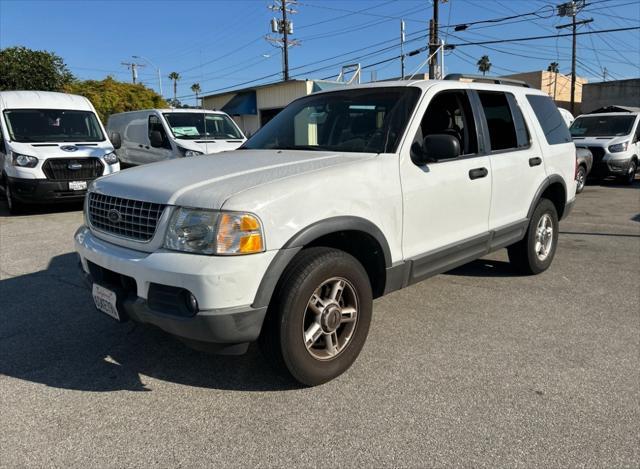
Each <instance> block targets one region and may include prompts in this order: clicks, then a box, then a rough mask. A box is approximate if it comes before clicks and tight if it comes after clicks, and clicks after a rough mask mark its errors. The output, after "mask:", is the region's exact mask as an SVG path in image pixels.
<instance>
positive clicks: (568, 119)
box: [558, 107, 576, 127]
mask: <svg viewBox="0 0 640 469" xmlns="http://www.w3.org/2000/svg"><path fill="white" fill-rule="evenodd" d="M558 111H560V115H562V118H563V119H564V123H565V124H567V127H571V124H573V121H574V120H576V118H575V117H573V114H571V112H570V111H567V110H566V109H563V108H561V107H559V108H558Z"/></svg>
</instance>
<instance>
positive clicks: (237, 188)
mask: <svg viewBox="0 0 640 469" xmlns="http://www.w3.org/2000/svg"><path fill="white" fill-rule="evenodd" d="M575 161H576V149H575V146H574V145H573V143H572V141H571V136H570V134H569V131H568V129H567V127H566V125H565V124H564V122H563V120H562V117H561V115H560V113H559V112H558V109H557V108H556V106H555V105H554V104H553V102H552V101H551V100H550V99H549V97H548V96H547V95H545V94H544V93H542V92H540V91H537V90H534V89H530V88H527V87H523V86H508V85H505V84H504V83H503V81H501V80H496V84H488V83H481V82H463V81H460V80H457V79H453V78H452V79H449V80H446V79H445V80H442V81H416V82H385V83H378V84H372V85H365V86H357V87H349V88H343V89H339V90H335V91H329V92H324V93H319V94H313V95H310V96H306V97H303V98H300V99H298V100H297V101H294V102H293V103H291V104H290V105H289V106H288V107H287V108H285V109H284V110H283V111H282V112H280V113H279V114H278V115H277V116H276V117H275V118H274V119H273V120H271V121H270V122H269V123H268V124H267V125H265V126H264V127H263V128H262V129H261V130H260V131H258V132H257V133H256V134H255V135H254V136H253V137H251V138H250V139H249V140H248V141H247V142H246V143H245V144H244V145H243V146H242V147H241V149H239V150H236V151H234V152H229V153H227V154H225V153H221V154H220V156H218V157H216V158H209V157H199V156H198V157H193V158H188V159H181V160H175V161H167V162H161V163H158V164H154V165H151V166H148V167H140V168H134V169H129V170H127V171H123V172H122V173H120V174H116V175H113V176H107V177H103V178H100V179H99V180H97V181H96V182H95V183H94V184H92V186H91V188H90V191H89V194H88V196H87V199H86V208H85V217H86V221H85V226H82V227H81V228H80V229H78V231H77V233H76V235H75V244H76V248H77V251H78V253H79V254H80V259H81V266H82V270H83V273H84V275H85V278H86V279H87V280H88V281H89V282H90V284H91V285H92V291H93V297H94V301H95V303H96V306H97V307H98V309H99V310H101V311H103V312H105V313H107V314H109V315H111V316H112V317H114V318H115V319H117V320H119V321H124V320H126V319H127V318H130V319H132V320H134V321H137V322H141V323H149V324H153V325H155V326H158V327H159V328H161V329H163V330H165V331H166V332H168V333H170V334H173V335H175V336H177V337H179V338H180V339H182V340H183V341H185V342H187V343H188V344H190V345H191V346H193V347H196V348H199V349H208V350H211V349H214V348H216V349H219V351H221V352H226V353H241V352H242V351H244V350H246V347H247V345H248V343H249V342H252V341H255V340H257V339H260V343H261V345H262V346H263V347H264V350H265V351H266V353H267V354H268V355H269V356H270V357H271V358H272V359H273V362H274V363H276V364H278V365H279V366H280V367H281V369H283V370H287V371H288V373H290V375H292V376H293V377H294V378H295V379H296V380H298V381H299V382H300V383H303V384H305V385H316V384H320V383H323V382H326V381H328V380H330V379H332V378H334V377H336V376H338V375H339V374H341V373H342V372H344V371H345V370H346V369H347V368H349V366H350V365H351V364H352V363H353V362H354V360H355V359H356V357H357V356H358V354H359V353H360V350H361V349H362V347H363V345H364V342H365V339H366V337H367V332H368V329H369V323H370V320H371V314H372V300H373V299H374V298H378V297H380V296H382V295H385V294H387V293H389V292H392V291H394V290H398V289H400V288H403V287H406V286H408V285H411V284H413V283H415V282H418V281H420V280H423V279H425V278H427V277H429V276H432V275H435V274H437V273H439V272H444V271H446V270H449V269H452V268H454V267H456V266H459V265H461V264H464V263H466V262H469V261H471V260H473V259H476V258H478V257H481V256H484V255H485V254H487V253H488V252H490V251H494V250H496V249H499V248H503V247H508V249H509V258H510V260H511V262H512V263H513V264H514V266H515V267H516V268H517V269H518V270H520V271H521V272H526V273H531V274H537V273H539V272H542V271H544V270H546V269H547V268H548V267H549V265H550V264H551V261H552V259H553V257H554V253H555V250H556V247H557V240H558V220H559V219H562V218H563V217H565V216H566V215H567V213H568V212H569V210H570V208H571V206H572V204H573V202H574V199H575V191H576V184H575Z"/></svg>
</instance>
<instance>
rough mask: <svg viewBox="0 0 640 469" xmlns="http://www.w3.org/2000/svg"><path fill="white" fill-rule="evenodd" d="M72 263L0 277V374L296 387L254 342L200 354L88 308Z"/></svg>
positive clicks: (75, 385)
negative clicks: (244, 348) (243, 349)
mask: <svg viewBox="0 0 640 469" xmlns="http://www.w3.org/2000/svg"><path fill="white" fill-rule="evenodd" d="M77 263H78V259H77V256H76V254H75V253H68V254H64V255H60V256H57V257H54V258H53V259H52V260H51V262H50V263H49V265H48V267H47V269H46V270H44V271H40V272H36V273H32V274H27V275H22V276H16V277H10V278H4V279H2V280H0V298H1V299H2V300H1V304H0V309H1V310H2V312H1V314H0V374H2V375H5V376H9V377H12V378H18V379H22V380H27V381H32V382H36V383H41V384H45V385H47V386H51V387H56V388H64V389H73V390H82V391H94V392H107V391H120V390H129V391H151V390H153V379H159V380H164V381H169V382H173V383H178V384H184V385H188V386H198V387H204V388H215V389H224V390H242V391H279V390H285V389H294V388H296V387H297V386H296V385H295V384H294V383H293V382H292V381H290V380H288V379H286V378H281V377H279V376H278V375H276V374H275V373H274V372H273V371H272V370H271V369H270V367H269V366H267V363H266V362H265V360H264V358H263V357H262V356H261V354H260V353H259V352H258V350H257V348H256V347H254V346H252V347H251V348H250V349H249V352H248V353H247V354H245V355H241V356H221V355H208V354H204V353H201V352H197V351H194V350H191V349H189V348H188V347H186V346H185V345H183V344H182V343H181V342H180V341H178V340H176V339H174V338H172V337H170V336H168V335H167V334H165V333H164V332H162V331H160V330H158V329H154V328H151V327H145V326H141V325H135V324H133V323H131V322H128V323H125V324H118V323H116V322H115V321H113V320H111V319H110V318H109V317H107V316H105V315H102V314H101V313H99V312H97V311H96V310H95V308H94V307H93V302H92V299H91V295H90V293H89V291H88V290H87V289H86V287H85V286H84V285H83V282H82V280H81V278H80V275H79V274H78V272H77V269H78V267H77ZM4 275H5V276H6V274H4ZM0 278H2V277H0ZM147 377H148V378H151V379H147Z"/></svg>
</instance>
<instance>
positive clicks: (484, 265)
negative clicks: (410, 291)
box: [442, 259, 520, 277]
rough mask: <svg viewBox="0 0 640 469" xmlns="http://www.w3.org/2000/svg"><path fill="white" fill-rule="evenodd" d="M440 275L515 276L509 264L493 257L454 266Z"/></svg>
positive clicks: (515, 273) (516, 274)
mask: <svg viewBox="0 0 640 469" xmlns="http://www.w3.org/2000/svg"><path fill="white" fill-rule="evenodd" d="M442 275H455V276H459V277H517V276H518V275H520V274H519V273H518V272H516V271H515V270H514V268H513V266H512V265H511V264H509V262H506V261H496V260H493V259H477V260H475V261H471V262H469V263H468V264H465V265H462V266H460V267H456V268H455V269H453V270H450V271H448V272H445V273H444V274H442Z"/></svg>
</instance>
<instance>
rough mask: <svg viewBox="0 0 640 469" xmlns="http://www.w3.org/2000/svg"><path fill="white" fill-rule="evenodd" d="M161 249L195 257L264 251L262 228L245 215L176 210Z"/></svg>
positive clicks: (184, 209)
mask: <svg viewBox="0 0 640 469" xmlns="http://www.w3.org/2000/svg"><path fill="white" fill-rule="evenodd" d="M164 245H165V247H166V248H167V249H173V250H175V251H184V252H192V253H198V254H219V255H236V254H252V253H256V252H262V251H264V240H263V236H262V226H261V224H260V221H259V220H258V218H257V217H255V216H254V215H251V214H249V213H236V212H217V211H213V210H199V209H190V208H178V209H176V211H175V212H174V214H173V216H172V217H171V222H170V225H169V229H168V230H167V235H166V238H165V243H164Z"/></svg>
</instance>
